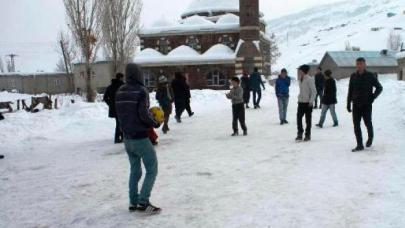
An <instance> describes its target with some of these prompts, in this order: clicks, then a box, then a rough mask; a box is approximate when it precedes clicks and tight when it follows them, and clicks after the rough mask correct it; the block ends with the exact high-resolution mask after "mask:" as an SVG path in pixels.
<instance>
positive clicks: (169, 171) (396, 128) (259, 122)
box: [0, 77, 405, 228]
mask: <svg viewBox="0 0 405 228" xmlns="http://www.w3.org/2000/svg"><path fill="white" fill-rule="evenodd" d="M382 78H383V79H382V84H383V86H384V87H385V92H384V93H383V94H382V95H381V97H380V98H379V99H378V100H377V101H376V103H375V106H374V115H375V129H376V144H375V146H374V148H373V149H371V150H368V151H366V152H364V153H358V154H353V153H351V152H350V149H351V148H352V146H353V145H354V144H355V142H354V136H353V130H352V123H351V118H350V115H349V114H348V113H347V112H346V111H345V105H344V101H345V95H346V91H347V84H348V81H347V80H342V81H340V82H338V94H339V105H338V107H337V112H338V115H339V120H340V127H338V128H333V127H331V125H332V122H331V120H330V118H329V116H328V119H327V121H328V122H327V124H326V127H325V128H324V129H314V131H313V141H312V142H310V143H300V144H297V143H295V142H294V137H295V135H296V121H295V120H294V119H295V112H296V105H295V104H296V102H297V87H298V85H297V84H295V83H294V84H293V85H292V88H291V93H292V96H291V103H290V108H289V117H288V119H289V120H290V124H289V125H287V126H280V125H279V124H278V117H277V116H278V112H277V104H276V99H275V95H274V92H273V89H270V88H268V89H267V90H266V91H265V93H264V97H263V102H262V109H261V110H248V111H247V124H248V127H249V133H250V135H249V136H248V137H242V136H241V137H236V138H232V137H230V136H229V135H230V133H231V104H230V102H229V101H228V100H226V99H225V96H224V92H223V91H210V90H203V91H193V101H192V105H193V108H194V111H196V116H195V117H193V118H184V123H183V124H176V123H174V120H173V119H172V122H171V132H170V134H168V135H161V138H160V145H159V146H158V147H157V152H158V156H159V176H158V179H157V182H156V186H155V189H154V192H153V195H152V200H153V203H155V204H157V205H158V206H161V207H162V208H163V213H162V214H160V215H158V216H154V217H147V218H146V217H142V216H139V215H136V214H131V213H128V211H127V210H126V209H127V203H128V200H127V186H128V180H127V178H128V172H129V164H128V161H127V160H128V159H127V155H126V153H125V151H124V148H123V146H122V145H114V144H113V143H112V135H113V130H114V121H113V120H111V119H108V118H107V113H108V112H107V107H106V106H105V104H103V103H96V104H88V103H84V102H81V101H78V102H76V104H66V105H63V106H62V108H61V109H59V110H56V111H55V110H54V111H43V112H40V113H37V114H31V113H26V112H18V113H14V114H6V120H4V121H0V153H1V154H5V155H6V159H4V160H0V202H1V203H0V205H1V206H0V208H1V209H0V227H5V228H17V227H74V228H76V227H97V228H104V227H123V228H125V227H153V228H154V227H162V228H163V227H164V228H166V227H168V228H183V227H184V228H190V227H193V228H199V227H201V228H216V227H221V228H228V227H229V228H236V227H240V228H244V227H260V228H261V227H281V228H286V227H291V228H318V227H322V228H323V227H327V228H341V227H347V228H349V227H350V228H375V227H378V228H402V227H405V217H404V214H405V192H404V186H405V178H404V173H405V152H404V148H405V141H404V136H405V99H404V97H405V83H403V82H398V81H396V80H395V79H390V78H388V77H382ZM0 95H1V96H8V97H9V98H10V99H11V98H17V96H15V94H14V95H13V94H6V93H4V94H0ZM151 97H152V96H151ZM319 114H320V112H319V111H315V112H314V122H315V121H317V120H319Z"/></svg>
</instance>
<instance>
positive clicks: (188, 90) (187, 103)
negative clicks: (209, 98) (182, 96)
mask: <svg viewBox="0 0 405 228" xmlns="http://www.w3.org/2000/svg"><path fill="white" fill-rule="evenodd" d="M183 79H184V82H185V84H186V90H187V96H186V98H187V99H186V111H187V114H188V116H189V117H192V116H194V112H193V110H192V109H191V90H190V86H189V85H188V83H187V79H186V77H183Z"/></svg>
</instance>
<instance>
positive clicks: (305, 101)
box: [296, 65, 317, 142]
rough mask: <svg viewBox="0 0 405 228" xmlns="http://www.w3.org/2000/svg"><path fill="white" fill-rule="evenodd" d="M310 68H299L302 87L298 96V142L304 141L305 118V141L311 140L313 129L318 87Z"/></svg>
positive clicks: (299, 81)
mask: <svg viewBox="0 0 405 228" xmlns="http://www.w3.org/2000/svg"><path fill="white" fill-rule="evenodd" d="M309 70H310V67H309V66H308V65H302V66H300V67H299V68H298V83H299V86H300V94H299V95H298V111H297V127H298V135H297V138H296V140H297V141H302V140H303V134H304V127H303V123H302V119H303V117H304V116H305V120H306V125H307V126H306V129H305V138H304V141H306V142H307V141H310V140H311V128H312V111H313V107H314V102H315V98H316V94H317V91H316V86H315V80H314V79H313V78H312V77H311V76H309V75H308V72H309Z"/></svg>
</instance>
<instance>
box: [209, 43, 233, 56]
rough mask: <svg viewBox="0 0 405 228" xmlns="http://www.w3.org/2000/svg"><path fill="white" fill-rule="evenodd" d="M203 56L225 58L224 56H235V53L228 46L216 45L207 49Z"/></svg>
mask: <svg viewBox="0 0 405 228" xmlns="http://www.w3.org/2000/svg"><path fill="white" fill-rule="evenodd" d="M204 56H206V57H209V56H217V57H226V56H235V52H234V51H233V50H232V49H231V48H230V47H228V46H226V45H224V44H216V45H214V46H212V47H211V48H210V49H208V50H207V51H206V52H205V53H204Z"/></svg>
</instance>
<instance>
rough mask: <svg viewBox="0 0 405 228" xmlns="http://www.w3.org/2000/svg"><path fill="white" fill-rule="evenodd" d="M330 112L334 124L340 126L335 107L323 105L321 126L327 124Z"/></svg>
mask: <svg viewBox="0 0 405 228" xmlns="http://www.w3.org/2000/svg"><path fill="white" fill-rule="evenodd" d="M328 110H330V114H331V115H332V119H333V123H334V124H338V118H337V116H336V111H335V105H334V104H331V105H323V106H322V114H321V119H320V120H319V125H321V126H323V124H324V123H325V119H326V114H327V113H328Z"/></svg>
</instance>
